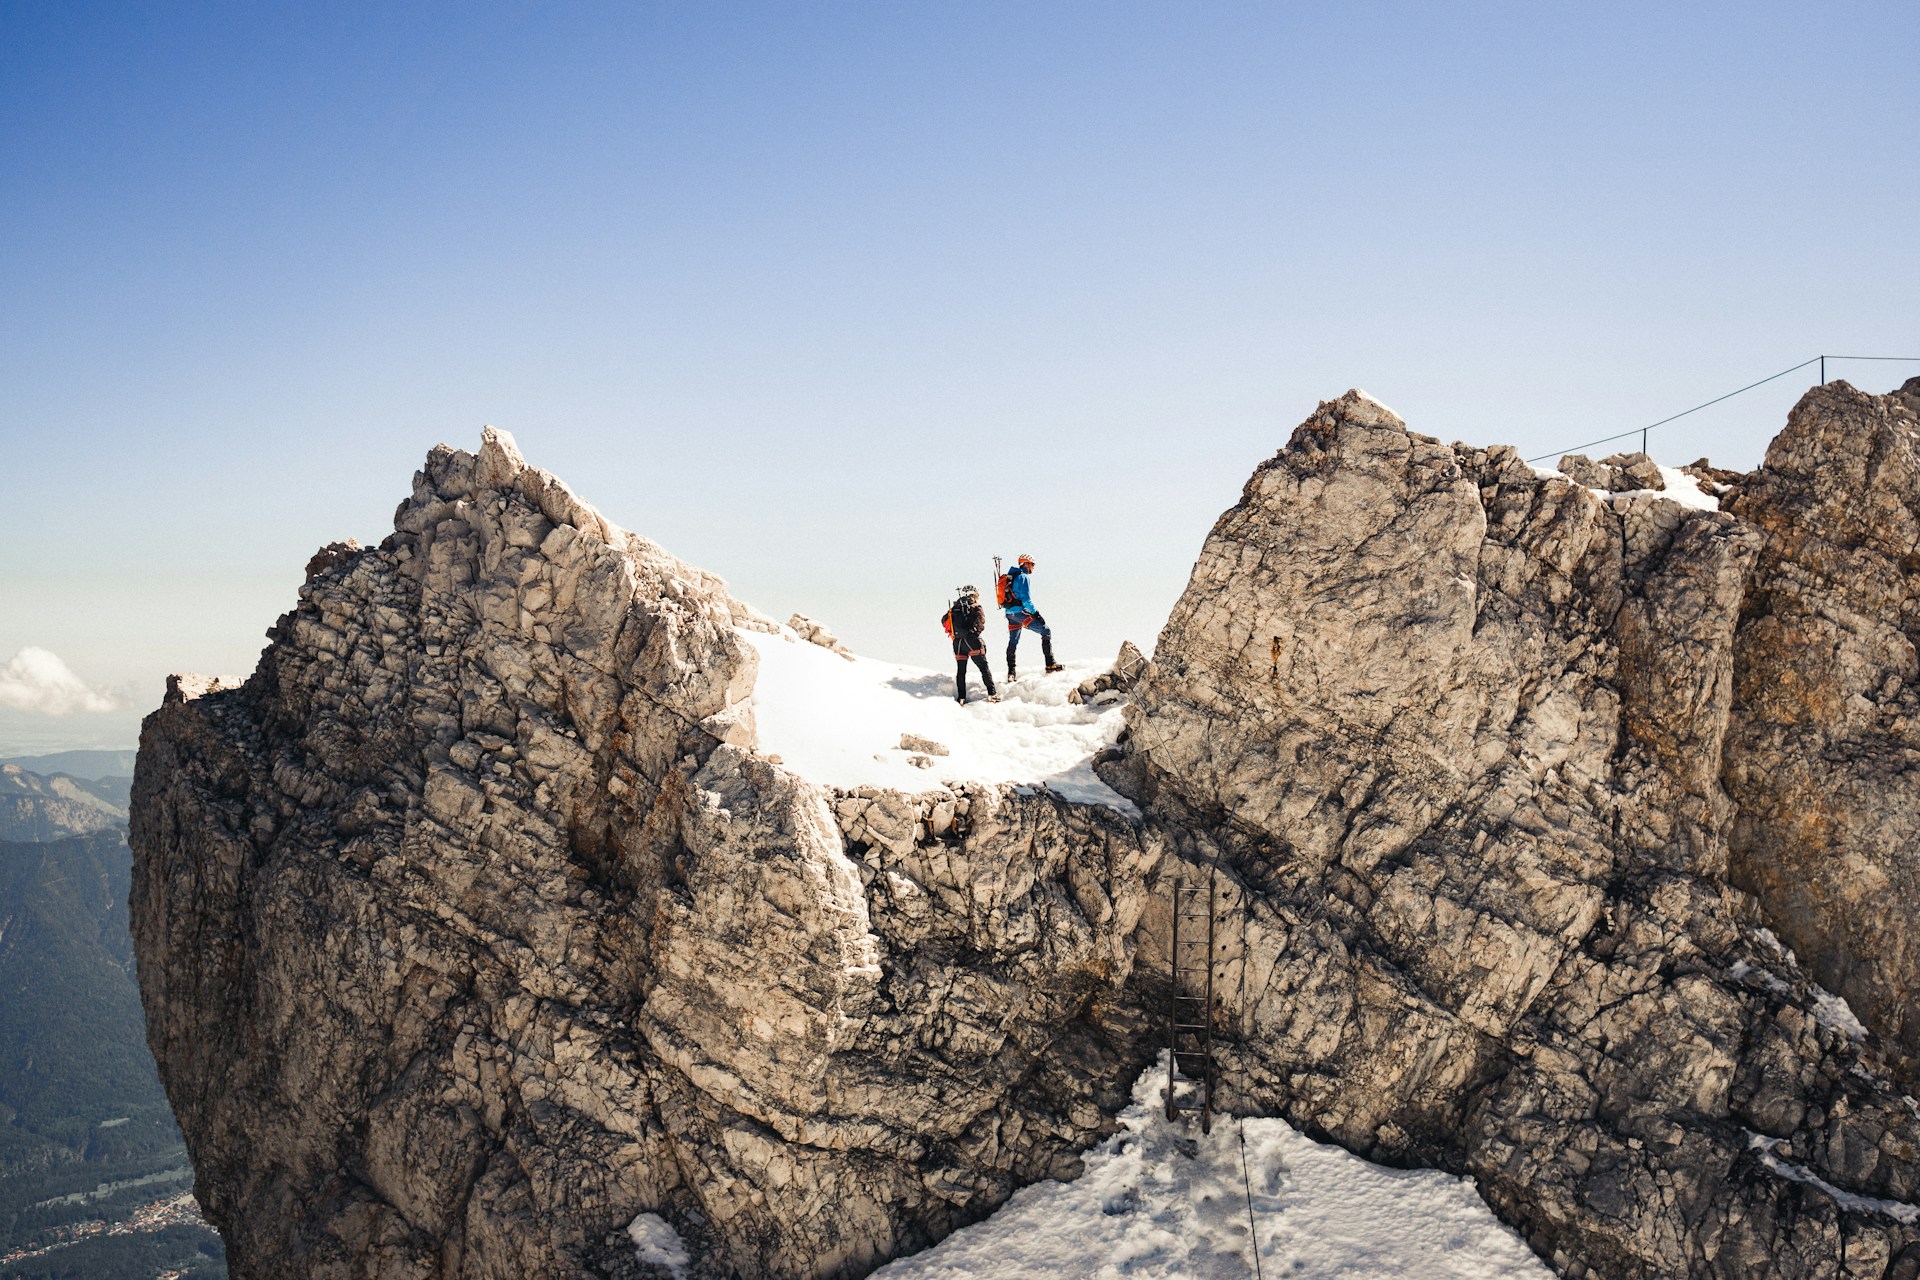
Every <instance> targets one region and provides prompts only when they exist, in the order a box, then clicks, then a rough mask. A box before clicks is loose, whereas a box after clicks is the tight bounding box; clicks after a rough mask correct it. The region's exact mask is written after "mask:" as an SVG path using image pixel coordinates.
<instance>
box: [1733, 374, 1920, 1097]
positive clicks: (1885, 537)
mask: <svg viewBox="0 0 1920 1280" xmlns="http://www.w3.org/2000/svg"><path fill="white" fill-rule="evenodd" d="M1726 505H1727V508H1728V510H1730V511H1732V512H1733V513H1734V514H1735V515H1736V516H1738V517H1739V518H1740V519H1741V520H1742V521H1743V522H1745V523H1747V524H1748V525H1751V526H1752V527H1753V528H1754V529H1755V530H1757V531H1758V532H1759V533H1760V534H1761V535H1762V543H1761V553H1760V558H1759V563H1758V565H1757V566H1756V567H1755V570H1754V572H1753V574H1752V576H1751V578H1750V580H1749V583H1748V587H1747V593H1746V599H1745V601H1744V603H1743V609H1742V613H1743V619H1744V620H1743V623H1742V625H1741V627H1740V632H1739V638H1738V643H1737V646H1736V653H1735V672H1736V698H1735V704H1734V715H1733V722H1732V724H1731V726H1730V728H1729V733H1728V740H1727V773H1726V776H1727V790H1728V793H1729V794H1730V795H1731V796H1732V798H1733V799H1734V801H1735V802H1736V803H1737V805H1738V806H1739V812H1738V819H1737V821H1736V822H1735V823H1734V826H1733V830H1732V833H1731V836H1732V856H1733V866H1732V873H1733V880H1734V882H1735V883H1736V884H1738V885H1740V886H1741V887H1742V888H1744V889H1747V890H1749V891H1750V892H1752V893H1753V894H1755V895H1756V896H1757V897H1758V898H1759V899H1760V900H1761V901H1762V902H1763V903H1764V904H1765V906H1766V910H1767V918H1768V921H1769V923H1771V924H1772V925H1773V927H1774V929H1775V930H1776V931H1777V932H1778V933H1779V935H1780V937H1781V938H1782V939H1783V940H1784V941H1785V942H1787V943H1788V944H1789V945H1790V946H1792V947H1793V948H1794V950H1795V951H1797V952H1798V953H1799V954H1800V956H1801V957H1802V958H1803V959H1804V960H1805V961H1806V962H1807V965H1808V967H1809V968H1810V969H1811V970H1812V972H1813V974H1814V976H1815V977H1817V978H1818V979H1819V981H1820V982H1821V984H1822V985H1824V986H1826V987H1827V988H1828V989H1830V990H1832V991H1835V992H1838V993H1840V994H1841V995H1843V996H1845V997H1846V999H1847V1000H1848V1002H1849V1003H1850V1004H1852V1006H1853V1007H1854V1009H1855V1010H1857V1011H1858V1012H1859V1014H1860V1016H1861V1017H1862V1018H1863V1019H1865V1020H1866V1021H1867V1023H1868V1024H1869V1025H1871V1026H1872V1027H1873V1028H1874V1030H1876V1031H1877V1032H1879V1033H1880V1035H1882V1036H1883V1037H1885V1039H1886V1041H1887V1042H1888V1043H1889V1044H1890V1045H1891V1046H1893V1047H1895V1049H1896V1050H1897V1052H1898V1053H1899V1055H1901V1056H1902V1057H1903V1058H1904V1059H1905V1060H1906V1061H1905V1063H1904V1066H1905V1078H1906V1080H1907V1083H1908V1085H1909V1087H1910V1088H1911V1087H1915V1086H1916V1085H1920V1078H1917V1073H1916V1071H1915V1069H1914V1063H1913V1059H1914V1058H1915V1056H1916V1054H1920V1005H1916V1003H1915V997H1914V993H1915V992H1916V991H1920V928H1916V927H1915V926H1914V914H1915V908H1916V906H1920V656H1917V655H1916V651H1915V647H1914V646H1915V641H1916V639H1920V378H1916V379H1914V380H1913V381H1911V382H1909V383H1908V384H1907V385H1906V387H1904V388H1903V389H1902V391H1901V392H1899V393H1896V394H1894V395H1890V396H1872V395H1867V394H1864V393H1862V392H1859V391H1856V390H1854V389H1853V388H1852V387H1850V386H1848V385H1847V384H1845V383H1831V384H1829V385H1827V386H1824V387H1820V388H1818V389H1816V390H1815V391H1813V392H1811V393H1809V394H1808V395H1807V397H1806V398H1805V399H1804V400H1802V401H1801V402H1800V404H1799V405H1798V406H1797V407H1796V408H1795V409H1794V411H1793V414H1792V416H1791V417H1789V418H1788V420H1787V427H1786V430H1784V431H1782V432H1781V433H1780V435H1779V437H1778V438H1776V439H1775V440H1774V442H1773V445H1772V447H1770V448H1769V449H1768V450H1767V458H1766V464H1765V465H1764V466H1763V467H1761V468H1760V470H1758V471H1756V472H1755V473H1754V474H1753V475H1752V476H1749V477H1746V478H1744V479H1743V480H1742V481H1740V482H1739V485H1738V489H1737V492H1736V494H1735V496H1733V497H1732V498H1731V499H1730V500H1729V501H1728V503H1727V504H1726Z"/></svg>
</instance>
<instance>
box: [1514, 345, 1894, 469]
mask: <svg viewBox="0 0 1920 1280" xmlns="http://www.w3.org/2000/svg"><path fill="white" fill-rule="evenodd" d="M1826 358H1827V357H1825V356H1810V357H1808V358H1807V359H1805V360H1802V361H1801V362H1800V363H1799V364H1796V365H1794V366H1793V368H1791V369H1782V370H1781V371H1780V372H1778V373H1770V374H1768V375H1767V376H1766V377H1764V378H1762V379H1760V381H1758V382H1749V383H1748V384H1747V385H1746V386H1744V387H1741V388H1740V390H1739V391H1729V392H1727V394H1725V395H1723V396H1715V397H1714V398H1713V399H1711V400H1709V401H1707V402H1706V403H1705V404H1697V405H1695V406H1693V408H1691V409H1682V410H1681V411H1680V412H1679V413H1676V414H1672V415H1670V416H1668V417H1665V418H1662V419H1660V421H1658V422H1649V423H1648V424H1647V425H1646V426H1644V427H1635V428H1634V429H1633V430H1631V431H1622V432H1621V433H1620V434H1618V435H1612V436H1602V437H1601V438H1600V439H1598V440H1589V441H1587V442H1586V443H1585V444H1576V445H1574V446H1572V448H1569V449H1566V450H1564V451H1563V452H1564V453H1572V452H1575V451H1576V450H1579V449H1589V448H1592V447H1593V446H1594V445H1596V444H1607V443H1609V442H1611V441H1614V440H1625V439H1626V438H1627V437H1629V436H1639V437H1640V451H1641V452H1642V453H1645V452H1646V443H1647V432H1649V431H1651V430H1653V429H1654V428H1655V427H1664V426H1666V425H1667V424H1668V423H1669V422H1677V421H1678V420H1680V419H1681V418H1684V417H1686V416H1687V415H1688V414H1690V413H1698V412H1700V411H1701V410H1702V409H1710V408H1712V407H1713V406H1714V405H1716V404H1719V403H1720V402H1721V401H1722V400H1731V399H1733V398H1734V397H1735V396H1737V395H1739V394H1741V393H1742V392H1746V391H1751V390H1753V389H1754V388H1755V387H1763V386H1765V385H1766V384H1767V383H1769V382H1772V381H1773V380H1774V379H1775V378H1784V377H1786V376H1787V375H1788V374H1790V373H1793V372H1794V371H1796V370H1799V369H1804V368H1806V367H1807V366H1808V365H1810V364H1818V363H1819V362H1820V361H1821V360H1824V359H1826ZM1832 358H1833V359H1836V360H1837V359H1839V358H1840V357H1838V356H1834V357H1832ZM1887 358H1888V359H1892V358H1893V357H1891V356H1889V357H1887ZM1552 456H1553V454H1551V453H1543V454H1541V455H1540V456H1539V457H1537V458H1528V459H1527V461H1528V462H1529V463H1533V462H1545V461H1546V460H1547V459H1548V458H1551V457H1552Z"/></svg>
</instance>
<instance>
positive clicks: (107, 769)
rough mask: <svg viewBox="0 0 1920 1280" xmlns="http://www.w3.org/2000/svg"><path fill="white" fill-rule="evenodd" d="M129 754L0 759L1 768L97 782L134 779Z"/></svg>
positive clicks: (66, 753) (60, 753)
mask: <svg viewBox="0 0 1920 1280" xmlns="http://www.w3.org/2000/svg"><path fill="white" fill-rule="evenodd" d="M136 754H137V753H136V752H132V751H55V752H51V753H49V754H47V755H39V756H0V765H4V764H17V765H19V766H20V767H21V768H22V769H25V770H27V771H28V772H30V773H41V774H55V773H64V774H66V775H67V776H68V777H70V778H79V779H82V780H83V781H87V782H98V781H100V780H101V779H103V778H131V777H133V760H134V756H135V755H136Z"/></svg>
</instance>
